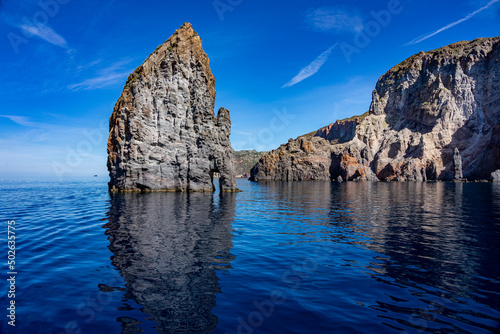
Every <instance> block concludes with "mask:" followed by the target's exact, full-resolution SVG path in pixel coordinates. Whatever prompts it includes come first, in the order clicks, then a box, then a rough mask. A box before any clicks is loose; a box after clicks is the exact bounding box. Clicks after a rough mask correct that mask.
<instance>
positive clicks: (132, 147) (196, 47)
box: [108, 23, 236, 191]
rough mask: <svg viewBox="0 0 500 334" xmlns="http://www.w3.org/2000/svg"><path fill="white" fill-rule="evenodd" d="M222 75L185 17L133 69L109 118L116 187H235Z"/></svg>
mask: <svg viewBox="0 0 500 334" xmlns="http://www.w3.org/2000/svg"><path fill="white" fill-rule="evenodd" d="M214 100H215V79H214V76H213V75H212V72H211V70H210V67H209V59H208V57H207V55H206V54H205V52H204V51H203V48H202V43H201V39H200V37H199V36H198V34H197V33H196V32H195V31H194V30H193V28H192V26H191V24H189V23H185V24H184V25H183V26H182V27H181V28H180V29H178V30H177V31H176V32H175V33H174V35H172V36H171V37H170V38H169V39H168V40H167V41H166V42H165V43H164V44H163V45H160V46H159V47H158V48H157V49H156V50H155V51H154V52H153V53H152V54H151V55H150V56H149V57H148V59H146V61H145V62H144V63H143V64H142V65H141V66H139V67H138V68H137V69H136V70H135V71H134V73H132V74H131V75H130V76H129V78H128V80H127V83H126V85H125V87H124V89H123V92H122V94H121V96H120V98H119V99H118V101H117V103H116V105H115V108H114V110H113V114H112V115H111V118H110V120H109V127H110V134H109V140H108V170H109V175H110V178H111V181H110V183H109V188H110V190H112V191H213V190H214V186H213V182H212V179H213V174H214V173H215V172H218V173H220V188H221V190H222V191H235V190H236V181H235V171H234V159H233V150H232V148H231V143H230V141H229V135H230V133H231V120H230V117H229V111H228V110H226V109H224V108H221V109H220V110H219V112H218V114H217V116H215V114H214Z"/></svg>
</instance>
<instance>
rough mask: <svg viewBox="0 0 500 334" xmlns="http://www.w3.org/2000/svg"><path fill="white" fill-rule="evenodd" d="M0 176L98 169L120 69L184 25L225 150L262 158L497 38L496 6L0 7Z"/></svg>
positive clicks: (19, 2)
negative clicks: (467, 46) (429, 67)
mask: <svg viewBox="0 0 500 334" xmlns="http://www.w3.org/2000/svg"><path fill="white" fill-rule="evenodd" d="M0 18H1V24H0V50H1V53H0V80H1V82H2V86H1V88H2V89H0V99H1V101H2V103H1V107H0V115H1V117H0V159H1V161H2V163H1V164H0V177H1V176H3V177H4V178H5V177H7V178H9V177H28V176H30V177H37V176H48V177H58V178H62V179H64V178H66V177H71V176H88V175H94V174H99V175H107V171H106V141H107V135H108V129H107V122H108V118H109V116H110V115H111V112H112V110H113V106H114V104H115V102H116V100H117V99H118V97H119V96H120V93H121V90H122V89H123V85H124V84H125V80H126V78H127V76H128V74H129V73H130V72H131V71H133V70H134V69H135V68H136V67H137V66H139V65H140V64H141V63H142V62H143V61H144V59H146V57H147V56H148V55H149V54H150V53H151V52H152V51H154V50H155V48H156V47H157V46H158V45H159V44H161V43H163V41H165V40H166V39H167V38H168V37H169V36H170V35H171V34H172V33H173V32H174V31H175V29H177V28H179V27H180V26H181V25H182V23H184V22H191V23H192V24H193V27H194V29H195V30H196V31H197V32H198V33H199V35H200V36H201V38H202V40H203V47H204V49H205V51H206V52H207V54H208V56H209V58H210V61H211V63H210V66H211V68H212V72H213V73H214V75H215V78H216V90H217V97H216V108H217V109H218V108H219V107H221V106H224V107H226V108H228V109H229V110H230V111H231V118H232V124H233V125H232V135H231V141H232V145H233V148H234V149H236V150H239V149H253V148H255V149H259V150H270V149H274V148H276V147H278V146H279V145H280V144H282V143H284V142H286V141H287V140H288V139H289V138H295V137H297V136H299V135H302V134H305V133H308V132H311V131H314V130H316V129H318V128H320V127H322V126H325V125H327V124H329V123H331V122H334V121H335V120H337V119H342V118H345V117H349V116H352V115H355V114H361V113H364V112H365V111H367V110H368V108H369V105H370V101H371V92H372V90H373V88H374V87H375V84H376V81H377V80H378V78H379V77H380V76H381V75H382V74H384V73H385V72H386V71H387V70H388V69H390V68H391V67H392V66H393V65H395V64H397V63H398V62H400V61H402V60H404V59H406V58H407V57H409V56H411V55H413V54H415V53H418V52H419V51H421V50H424V51H425V50H432V49H436V48H438V47H441V46H444V45H447V44H450V43H453V42H457V41H460V40H472V39H475V38H478V37H492V36H497V35H499V32H500V29H499V28H500V0H493V1H492V0H484V1H483V0H465V1H437V0H433V1H429V0H420V1H417V0H413V1H410V0H400V1H395V0H390V1H376V0H373V1H349V2H348V1H315V0H310V1H292V0H286V1H284V0H278V1H272V2H271V1H260V0H252V1H250V0H215V1H214V0H206V1H189V0H186V1H167V0H161V1H156V0H148V1H129V0H121V1H113V0H112V1H97V0H86V1H78V0H41V1H34V0H0Z"/></svg>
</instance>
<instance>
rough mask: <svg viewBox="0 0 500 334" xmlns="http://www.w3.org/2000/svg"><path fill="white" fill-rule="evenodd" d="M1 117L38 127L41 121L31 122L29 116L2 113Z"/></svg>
mask: <svg viewBox="0 0 500 334" xmlns="http://www.w3.org/2000/svg"><path fill="white" fill-rule="evenodd" d="M0 117H3V118H8V119H10V120H11V121H12V122H14V123H16V124H18V125H21V126H27V127H37V126H39V123H35V122H31V121H30V120H29V118H28V117H25V116H14V115H0Z"/></svg>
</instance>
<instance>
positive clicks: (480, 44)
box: [251, 37, 500, 181]
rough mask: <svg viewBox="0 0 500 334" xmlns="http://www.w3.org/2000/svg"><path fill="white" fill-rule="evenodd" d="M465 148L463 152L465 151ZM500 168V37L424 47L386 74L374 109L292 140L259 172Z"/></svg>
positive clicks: (471, 175)
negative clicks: (421, 50) (423, 50)
mask: <svg viewBox="0 0 500 334" xmlns="http://www.w3.org/2000/svg"><path fill="white" fill-rule="evenodd" d="M457 152H458V153H457ZM497 169H500V37H494V38H479V39H476V40H474V41H472V42H470V41H465V42H459V43H455V44H451V45H449V46H446V47H443V48H440V49H437V50H434V51H429V52H420V53H419V54H416V55H414V56H412V57H411V58H409V59H407V60H405V61H403V62H402V63H400V64H398V65H396V66H394V67H393V68H392V69H391V70H389V71H388V72H387V73H386V74H384V75H383V76H382V77H381V78H380V79H379V81H378V83H377V85H376V88H375V90H374V91H373V99H372V103H371V106H370V110H369V112H368V113H367V114H363V115H362V116H359V117H354V118H351V119H347V120H343V121H337V122H335V123H333V124H331V125H329V126H327V127H325V128H323V129H320V130H318V131H317V132H316V133H310V134H308V135H304V136H300V137H298V138H297V139H295V140H289V142H288V143H287V144H283V145H281V146H280V147H279V148H278V149H276V150H274V151H271V152H269V153H267V154H266V155H264V156H263V157H262V159H261V160H260V161H259V162H258V163H257V164H256V165H255V166H254V168H253V169H252V172H251V179H252V180H256V181H257V180H327V179H331V180H338V181H340V180H342V181H356V180H373V181H376V180H382V181H426V180H454V179H463V178H465V179H469V180H486V179H490V178H491V177H492V176H491V173H492V172H493V171H495V170H497Z"/></svg>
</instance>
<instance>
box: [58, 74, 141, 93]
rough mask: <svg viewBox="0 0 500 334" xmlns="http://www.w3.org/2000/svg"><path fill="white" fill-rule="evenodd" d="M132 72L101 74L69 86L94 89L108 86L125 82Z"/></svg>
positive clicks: (72, 88) (71, 87)
mask: <svg viewBox="0 0 500 334" xmlns="http://www.w3.org/2000/svg"><path fill="white" fill-rule="evenodd" d="M130 72H131V71H127V72H121V73H110V74H104V75H100V76H98V77H96V78H91V79H87V80H84V81H82V82H80V83H77V84H73V85H69V86H68V88H69V89H71V90H93V89H101V88H106V87H109V86H112V85H115V84H118V83H120V82H123V80H124V79H125V78H126V77H127V76H128V75H129V74H130Z"/></svg>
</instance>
